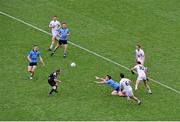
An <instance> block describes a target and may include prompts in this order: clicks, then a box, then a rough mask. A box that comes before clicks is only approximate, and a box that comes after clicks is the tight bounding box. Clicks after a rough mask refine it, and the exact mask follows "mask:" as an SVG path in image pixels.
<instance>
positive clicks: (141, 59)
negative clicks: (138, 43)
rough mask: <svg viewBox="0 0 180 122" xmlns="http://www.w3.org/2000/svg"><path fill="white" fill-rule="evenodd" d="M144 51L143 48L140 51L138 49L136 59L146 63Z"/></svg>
mask: <svg viewBox="0 0 180 122" xmlns="http://www.w3.org/2000/svg"><path fill="white" fill-rule="evenodd" d="M144 57H145V54H144V51H143V50H142V49H139V51H138V50H137V49H136V60H137V61H140V62H141V63H144Z"/></svg>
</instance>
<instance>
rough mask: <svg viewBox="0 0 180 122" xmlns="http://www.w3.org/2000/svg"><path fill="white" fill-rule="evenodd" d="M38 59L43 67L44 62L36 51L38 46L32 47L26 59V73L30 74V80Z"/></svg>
mask: <svg viewBox="0 0 180 122" xmlns="http://www.w3.org/2000/svg"><path fill="white" fill-rule="evenodd" d="M38 57H39V58H40V61H41V63H42V64H43V66H45V64H44V61H43V59H42V57H41V55H40V52H39V50H38V46H37V45H33V49H32V50H31V51H30V52H29V55H28V57H27V59H28V61H29V65H28V72H29V73H30V80H32V79H33V76H34V73H35V70H36V67H37V62H38Z"/></svg>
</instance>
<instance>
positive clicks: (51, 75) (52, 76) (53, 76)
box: [49, 72, 57, 80]
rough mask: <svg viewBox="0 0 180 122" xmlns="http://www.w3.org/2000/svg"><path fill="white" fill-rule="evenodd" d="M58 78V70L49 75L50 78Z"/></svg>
mask: <svg viewBox="0 0 180 122" xmlns="http://www.w3.org/2000/svg"><path fill="white" fill-rule="evenodd" d="M56 78H57V73H56V72H53V73H51V74H50V75H49V79H53V80H54V79H56Z"/></svg>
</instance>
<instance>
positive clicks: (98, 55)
mask: <svg viewBox="0 0 180 122" xmlns="http://www.w3.org/2000/svg"><path fill="white" fill-rule="evenodd" d="M0 14H2V15H4V16H7V17H9V18H11V19H14V20H16V21H18V22H21V23H23V24H25V25H27V26H30V27H32V28H34V29H36V30H39V31H41V32H43V33H45V34H48V35H51V33H49V32H47V31H45V30H42V29H40V28H38V27H36V26H34V25H32V24H29V23H27V22H25V21H23V20H21V19H18V18H16V17H14V16H11V15H9V14H7V13H4V12H2V11H0ZM69 43H70V44H72V45H73V46H75V47H78V48H80V49H82V50H84V51H86V52H89V53H90V54H92V55H95V56H97V57H100V58H102V59H104V60H106V61H108V62H111V63H113V64H115V65H117V66H120V67H122V68H124V69H126V70H130V69H129V68H128V67H126V66H124V65H122V64H120V63H117V62H115V61H113V60H111V59H109V58H106V57H104V56H102V55H100V54H97V53H96V52H93V51H91V50H88V49H86V48H84V47H81V46H80V45H77V44H75V43H73V42H70V41H69ZM149 80H151V81H153V82H154V83H157V84H159V85H161V86H163V87H165V88H167V89H169V90H172V91H174V92H176V93H178V94H180V91H178V90H176V89H174V88H172V87H170V86H168V85H165V84H163V83H161V82H159V81H156V80H154V79H152V78H149Z"/></svg>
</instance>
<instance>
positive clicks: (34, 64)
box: [29, 62, 37, 66]
mask: <svg viewBox="0 0 180 122" xmlns="http://www.w3.org/2000/svg"><path fill="white" fill-rule="evenodd" d="M29 66H37V62H35V63H34V62H31V63H29Z"/></svg>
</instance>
